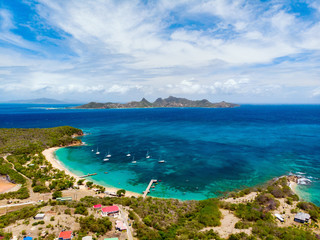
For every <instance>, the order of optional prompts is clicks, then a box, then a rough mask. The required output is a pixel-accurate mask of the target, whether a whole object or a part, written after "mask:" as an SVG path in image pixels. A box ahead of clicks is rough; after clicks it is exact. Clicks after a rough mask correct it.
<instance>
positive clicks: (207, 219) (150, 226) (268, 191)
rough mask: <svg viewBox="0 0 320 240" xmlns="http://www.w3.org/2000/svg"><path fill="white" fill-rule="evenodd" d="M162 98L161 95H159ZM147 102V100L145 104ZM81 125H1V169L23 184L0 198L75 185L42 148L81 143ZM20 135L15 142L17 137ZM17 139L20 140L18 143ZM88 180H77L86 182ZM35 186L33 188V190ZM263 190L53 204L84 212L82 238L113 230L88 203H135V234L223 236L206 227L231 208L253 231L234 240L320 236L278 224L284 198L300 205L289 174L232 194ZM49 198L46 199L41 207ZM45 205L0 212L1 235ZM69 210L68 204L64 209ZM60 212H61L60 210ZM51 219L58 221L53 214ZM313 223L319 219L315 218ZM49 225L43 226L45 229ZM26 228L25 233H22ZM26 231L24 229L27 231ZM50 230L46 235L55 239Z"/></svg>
mask: <svg viewBox="0 0 320 240" xmlns="http://www.w3.org/2000/svg"><path fill="white" fill-rule="evenodd" d="M159 101H160V100H159ZM144 104H145V103H144ZM81 133H82V132H81V130H79V129H75V128H71V127H59V128H52V129H0V153H10V154H11V155H9V156H8V157H7V158H6V159H4V158H0V174H1V175H7V176H8V177H9V178H10V180H11V181H13V182H15V183H19V184H22V187H21V188H20V189H19V190H18V191H16V192H10V193H5V194H1V195H0V200H1V199H9V198H18V199H24V198H28V197H29V191H28V189H27V186H29V185H31V187H32V189H33V191H34V192H39V193H47V192H52V197H53V198H54V199H55V198H58V197H62V191H63V190H65V189H68V188H70V187H73V185H74V183H75V179H74V178H72V177H69V176H67V175H66V174H65V173H64V172H63V171H59V170H57V169H53V167H52V166H51V164H50V163H49V162H47V161H46V159H45V157H44V156H43V155H42V154H41V152H42V150H44V149H45V148H47V147H52V146H62V145H67V144H71V143H79V142H80V140H76V139H74V138H72V137H71V135H73V134H81ZM15 140H16V142H15ZM15 143H16V144H15ZM83 182H84V180H80V181H78V183H77V184H78V185H82V184H83ZM86 186H87V187H90V188H92V187H94V188H97V189H99V190H100V191H102V192H103V191H104V187H102V186H99V185H95V184H93V182H86ZM30 190H31V189H30ZM253 190H254V191H258V192H259V194H258V195H257V197H256V198H255V199H254V200H252V201H251V202H248V203H239V204H232V203H228V202H224V201H220V200H218V199H207V200H203V201H184V202H182V201H179V200H176V199H157V198H150V197H147V198H146V199H143V198H142V197H139V198H134V197H132V198H128V197H119V198H116V197H115V198H111V197H106V198H96V197H85V198H82V199H80V201H78V202H76V201H70V202H62V201H52V200H49V204H50V205H51V206H55V205H65V206H67V208H66V209H65V210H64V213H65V214H68V215H71V213H73V212H74V214H80V215H83V216H84V217H82V216H81V217H79V215H78V216H77V217H76V219H77V220H76V221H78V222H79V223H80V230H79V232H78V236H77V238H78V239H81V237H82V236H85V235H88V233H95V235H96V237H97V238H98V237H100V236H102V235H103V234H105V233H106V232H108V231H110V230H111V229H112V224H111V222H110V220H109V218H94V216H93V215H90V216H89V211H88V208H92V205H95V204H102V205H104V206H108V205H113V204H119V205H123V206H128V207H129V208H130V211H129V218H130V222H131V223H132V225H133V228H134V229H135V237H137V238H138V239H156V240H160V239H215V240H222V238H221V237H220V236H219V235H218V234H217V233H216V232H214V231H213V230H210V231H204V229H205V228H206V227H215V226H219V225H220V224H221V223H220V220H221V217H222V216H221V212H220V210H219V208H225V209H228V210H229V211H230V212H232V213H233V214H234V215H235V216H237V217H239V218H240V219H241V220H240V221H239V222H237V223H236V224H235V228H237V229H249V228H250V229H252V234H253V235H250V236H249V235H247V234H246V233H243V232H242V233H237V234H232V235H230V237H229V238H228V239H229V240H254V239H263V240H269V239H270V240H271V239H274V240H278V239H279V240H280V239H288V240H289V239H297V240H300V239H301V240H302V239H311V240H313V239H317V236H316V235H315V234H314V233H312V232H311V231H309V230H308V226H304V225H302V227H301V228H297V227H278V225H277V222H276V221H275V217H274V216H273V214H272V211H274V210H275V209H278V207H279V200H278V199H280V198H282V199H284V200H285V201H286V202H287V203H288V204H290V205H293V206H295V205H294V204H296V201H298V200H299V198H298V196H297V195H295V194H294V193H293V192H292V191H291V189H290V188H289V187H288V185H287V178H285V177H284V178H280V179H278V180H277V181H272V182H270V183H268V185H266V186H262V187H260V188H259V189H244V190H242V191H239V192H234V193H230V194H229V196H232V197H234V198H236V197H242V196H244V195H247V194H249V193H250V192H251V191H253ZM117 195H118V196H123V195H125V190H124V189H121V190H119V191H118V192H117ZM46 204H47V203H43V205H42V206H44V205H46ZM39 208H40V206H38V207H27V208H23V209H21V210H18V211H14V212H10V213H7V214H6V215H3V216H0V234H1V235H3V236H5V237H6V239H9V238H10V237H11V235H10V233H4V232H3V228H4V227H6V226H8V225H10V224H13V223H14V222H16V221H17V220H20V219H25V221H24V222H23V223H22V224H26V225H28V224H30V221H29V219H30V218H31V217H33V216H35V215H36V213H37V212H38V210H39ZM63 209H64V208H63ZM299 209H301V210H302V211H306V212H308V213H309V214H310V215H311V217H312V220H313V221H319V219H320V208H319V207H317V206H316V205H314V204H312V203H307V202H299V203H297V207H296V208H295V209H293V210H292V212H297V211H300V210H299ZM58 214H60V212H59V213H58ZM50 221H54V217H51V219H50ZM44 223H45V222H44V221H38V222H35V223H33V224H32V225H33V226H36V225H39V224H40V225H43V224H44ZM313 226H315V225H314V223H313ZM42 227H44V226H40V228H39V229H41V228H42ZM53 227H54V226H52V225H51V224H48V225H46V228H48V230H49V229H50V228H53ZM23 233H25V232H23ZM23 233H22V234H23ZM53 237H54V236H53V235H48V236H47V238H48V239H51V238H53Z"/></svg>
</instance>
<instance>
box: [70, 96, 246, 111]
mask: <svg viewBox="0 0 320 240" xmlns="http://www.w3.org/2000/svg"><path fill="white" fill-rule="evenodd" d="M239 106H240V105H238V104H234V103H227V102H224V101H222V102H219V103H211V102H209V101H208V100H206V99H203V100H196V101H193V100H189V99H186V98H176V97H172V96H170V97H168V98H164V99H162V98H158V99H157V100H156V101H154V102H153V103H151V102H149V101H148V100H146V99H145V98H143V99H142V100H141V101H140V102H137V101H132V102H129V103H112V102H107V103H97V102H90V103H88V104H84V105H81V106H77V107H75V108H84V109H88V108H92V109H103V108H233V107H239Z"/></svg>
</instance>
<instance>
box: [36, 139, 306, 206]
mask: <svg viewBox="0 0 320 240" xmlns="http://www.w3.org/2000/svg"><path fill="white" fill-rule="evenodd" d="M80 145H81V144H80ZM72 146H79V144H76V145H69V146H64V147H72ZM64 147H53V148H48V149H45V150H44V151H43V152H42V154H43V155H44V156H45V158H46V160H47V161H48V162H50V163H51V164H52V167H53V168H56V169H58V170H61V171H64V172H65V173H66V174H67V175H69V176H71V177H74V178H75V179H76V183H77V182H78V181H79V180H81V179H85V181H84V182H83V185H79V188H80V189H82V190H86V191H91V190H89V189H88V188H86V187H85V183H86V182H88V181H89V180H88V179H86V178H81V177H80V176H78V175H76V174H75V173H73V172H71V171H70V170H69V169H68V168H67V167H65V166H64V165H63V164H62V163H61V162H60V161H59V160H58V159H57V157H56V154H55V152H56V151H57V150H58V149H60V148H64ZM286 177H287V180H288V186H289V187H290V189H291V190H292V191H293V192H294V194H297V195H298V196H299V198H301V196H300V194H299V193H298V191H297V189H296V188H297V186H298V183H297V177H296V176H288V175H286ZM90 181H92V182H94V183H95V184H97V185H101V186H103V187H104V188H105V191H107V192H117V191H118V190H120V189H121V188H117V187H113V186H106V185H103V184H101V183H96V182H95V181H94V180H90ZM125 190H126V189H125ZM125 196H126V197H132V196H133V197H141V196H142V194H140V193H136V192H132V191H128V190H126V194H125ZM178 200H180V201H184V200H181V199H178Z"/></svg>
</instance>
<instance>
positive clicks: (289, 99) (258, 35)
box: [0, 0, 320, 103]
mask: <svg viewBox="0 0 320 240" xmlns="http://www.w3.org/2000/svg"><path fill="white" fill-rule="evenodd" d="M319 20H320V1H312V0H305V1H303V0H296V1H289V0H271V1H266V0H264V1H262V0H260V1H259V0H250V1H245V0H233V1H232V0H206V1H204V0H184V1H182V0H175V1H172V0H158V1H156V0H153V1H151V0H150V1H147V0H140V1H137V0H130V1H129V0H128V1H118V0H114V1H111V0H109V1H108V0H91V1H87V0H67V1H66V0H56V1H52V0H38V1H33V0H4V1H1V3H0V83H1V84H0V96H1V97H0V101H6V100H12V99H31V98H41V97H48V98H55V99H59V100H69V101H76V102H86V101H104V102H106V101H121V102H125V101H130V100H138V99H140V98H142V97H145V98H147V99H149V100H155V99H156V98H157V97H167V96H169V95H173V96H177V97H186V98H190V99H202V98H207V99H209V100H211V101H214V102H217V101H222V100H225V101H231V102H239V103H320V21H319Z"/></svg>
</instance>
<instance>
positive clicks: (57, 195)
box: [52, 191, 62, 199]
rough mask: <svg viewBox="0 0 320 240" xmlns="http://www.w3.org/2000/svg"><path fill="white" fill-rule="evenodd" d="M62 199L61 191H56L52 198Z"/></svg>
mask: <svg viewBox="0 0 320 240" xmlns="http://www.w3.org/2000/svg"><path fill="white" fill-rule="evenodd" d="M60 197H62V192H61V191H55V192H53V193H52V198H53V199H56V198H60Z"/></svg>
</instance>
